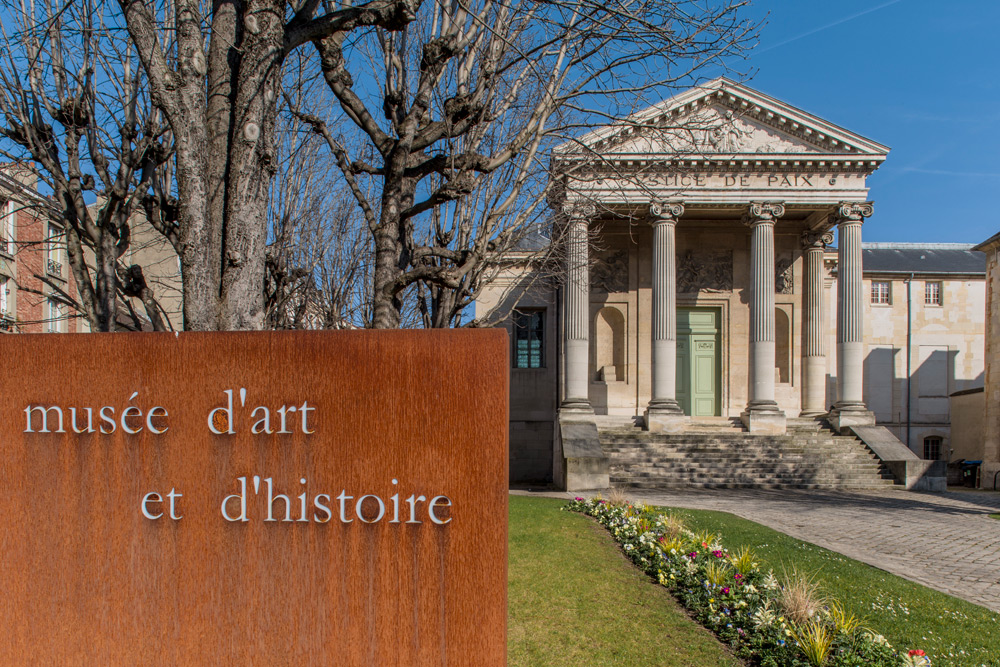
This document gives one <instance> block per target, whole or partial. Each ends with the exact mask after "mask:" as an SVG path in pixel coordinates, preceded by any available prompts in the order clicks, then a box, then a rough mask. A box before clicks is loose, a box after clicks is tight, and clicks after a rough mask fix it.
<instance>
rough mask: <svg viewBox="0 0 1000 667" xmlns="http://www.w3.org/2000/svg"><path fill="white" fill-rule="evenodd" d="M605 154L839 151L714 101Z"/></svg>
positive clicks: (636, 133) (619, 143) (637, 133)
mask: <svg viewBox="0 0 1000 667" xmlns="http://www.w3.org/2000/svg"><path fill="white" fill-rule="evenodd" d="M614 143H615V144H617V145H613V146H611V147H609V148H610V150H609V149H607V148H606V149H605V150H606V151H607V152H608V153H612V154H613V153H646V154H648V153H655V154H667V155H669V154H698V155H705V154H744V155H745V154H763V153H767V154H771V153H796V154H799V153H821V152H822V153H840V152H843V151H842V150H833V149H830V148H826V149H824V150H822V151H821V150H820V149H819V148H818V147H816V146H814V145H812V144H810V143H809V142H807V141H805V140H802V139H799V138H797V137H794V136H792V135H790V134H786V133H784V132H781V131H780V130H778V129H776V128H774V127H770V126H768V125H766V124H765V123H763V122H761V121H758V120H757V119H754V118H750V117H747V116H744V115H742V114H740V113H739V112H736V111H733V110H732V109H728V108H726V107H725V106H723V105H721V104H718V105H713V106H710V107H707V108H704V109H699V110H698V111H695V112H692V113H689V114H688V115H687V116H683V117H679V118H675V119H673V120H672V121H671V122H670V127H668V128H658V127H655V126H652V127H643V128H641V129H636V130H633V131H632V132H631V133H629V135H628V136H625V137H621V138H619V139H618V141H616V142H614Z"/></svg>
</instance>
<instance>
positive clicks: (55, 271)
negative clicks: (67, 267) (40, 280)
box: [45, 259, 62, 278]
mask: <svg viewBox="0 0 1000 667" xmlns="http://www.w3.org/2000/svg"><path fill="white" fill-rule="evenodd" d="M45 267H46V270H47V271H48V272H49V274H50V275H53V276H59V277H60V278H61V277H62V262H57V261H56V260H54V259H47V260H45Z"/></svg>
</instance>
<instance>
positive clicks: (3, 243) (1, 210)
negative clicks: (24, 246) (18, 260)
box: [0, 201, 14, 256]
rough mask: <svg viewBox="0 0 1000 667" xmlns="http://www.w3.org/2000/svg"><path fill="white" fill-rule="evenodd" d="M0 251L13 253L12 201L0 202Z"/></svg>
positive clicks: (7, 253) (6, 253)
mask: <svg viewBox="0 0 1000 667" xmlns="http://www.w3.org/2000/svg"><path fill="white" fill-rule="evenodd" d="M0 252H2V253H4V254H5V255H11V256H13V254H14V202H12V201H5V202H0Z"/></svg>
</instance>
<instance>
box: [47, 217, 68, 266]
mask: <svg viewBox="0 0 1000 667" xmlns="http://www.w3.org/2000/svg"><path fill="white" fill-rule="evenodd" d="M63 242H64V239H63V230H62V229H61V228H60V227H59V226H58V225H53V224H52V223H51V222H50V223H49V225H48V238H47V239H46V242H45V251H46V255H47V257H46V259H45V267H46V271H47V272H48V273H49V275H53V276H56V277H59V278H62V275H63V272H62V270H63V265H62V249H61V248H62V243H63Z"/></svg>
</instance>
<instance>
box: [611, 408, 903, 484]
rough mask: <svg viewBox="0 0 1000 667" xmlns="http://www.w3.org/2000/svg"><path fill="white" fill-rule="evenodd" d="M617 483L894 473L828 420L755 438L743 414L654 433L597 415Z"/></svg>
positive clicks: (792, 480)
mask: <svg viewBox="0 0 1000 667" xmlns="http://www.w3.org/2000/svg"><path fill="white" fill-rule="evenodd" d="M597 427H598V433H599V436H600V441H601V448H602V449H603V450H604V454H605V456H607V458H608V462H609V464H610V476H611V479H610V481H611V486H613V487H624V488H633V489H670V488H756V489H871V488H877V487H882V486H891V485H892V484H893V480H894V478H893V476H892V474H891V473H890V472H889V471H888V470H887V469H885V467H884V466H882V464H881V462H880V461H879V460H878V458H876V457H875V455H874V454H872V452H871V451H870V450H869V449H868V448H867V447H866V446H865V445H864V443H862V442H861V441H860V440H858V439H857V438H854V437H853V436H840V435H836V434H834V433H833V431H832V430H831V429H830V427H829V425H828V424H827V423H826V422H824V421H820V420H812V419H789V420H788V433H787V434H786V435H781V436H772V435H768V436H763V435H750V434H749V433H747V432H746V431H745V429H744V428H743V426H742V424H741V423H740V421H739V419H732V420H726V419H716V420H710V421H704V422H695V423H692V424H691V425H690V427H689V428H688V429H687V430H686V431H685V432H684V433H681V434H663V433H656V434H651V433H648V432H646V431H643V430H641V429H640V428H639V427H638V426H636V425H635V424H634V423H633V420H632V418H628V417H605V416H601V417H598V419H597Z"/></svg>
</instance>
